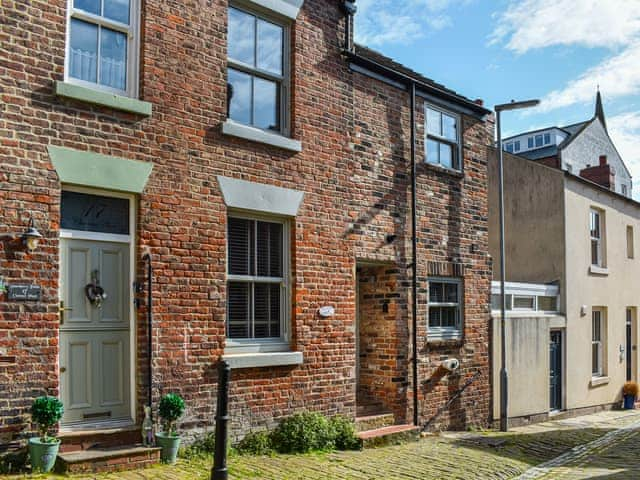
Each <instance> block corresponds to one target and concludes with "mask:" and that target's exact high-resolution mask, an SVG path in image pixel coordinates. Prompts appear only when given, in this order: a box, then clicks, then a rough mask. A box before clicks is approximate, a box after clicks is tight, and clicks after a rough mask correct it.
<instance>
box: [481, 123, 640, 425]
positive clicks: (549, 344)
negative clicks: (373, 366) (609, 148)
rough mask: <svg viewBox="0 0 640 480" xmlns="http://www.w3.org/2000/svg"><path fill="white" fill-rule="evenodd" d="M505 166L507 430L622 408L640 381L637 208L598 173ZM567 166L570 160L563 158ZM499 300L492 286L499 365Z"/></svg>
mask: <svg viewBox="0 0 640 480" xmlns="http://www.w3.org/2000/svg"><path fill="white" fill-rule="evenodd" d="M592 125H593V124H592ZM596 125H600V124H599V123H596ZM589 128H590V126H589V125H587V126H585V127H583V129H582V131H583V132H586V131H587V130H586V129H589ZM596 131H597V130H596ZM584 135H585V137H587V136H588V135H587V134H584ZM574 138H575V142H580V141H581V140H580V139H579V137H574ZM495 157H496V156H494V157H493V158H491V159H490V162H489V179H490V182H489V250H490V252H491V255H492V256H493V258H494V259H496V260H498V259H499V258H500V253H499V236H498V232H499V228H498V193H497V179H498V174H497V159H496V158H495ZM504 157H505V158H504V192H505V199H504V201H505V252H506V254H505V258H506V275H505V280H506V281H507V283H506V288H505V297H506V303H507V311H506V318H507V322H506V326H507V330H506V339H507V342H506V343H507V352H506V353H507V370H508V373H509V396H508V399H509V408H508V415H509V418H510V421H511V423H512V424H517V423H526V422H529V421H538V420H543V419H546V418H548V417H549V415H550V414H551V415H555V414H557V413H562V414H563V415H577V414H583V413H587V412H593V411H597V410H600V409H604V408H612V407H614V406H617V405H619V404H620V403H619V402H620V401H621V393H622V392H621V390H622V385H623V384H624V382H625V381H627V380H634V381H638V378H639V374H640V370H639V363H638V361H639V360H640V357H639V356H638V349H637V345H638V339H639V330H638V310H639V309H640V296H639V295H638V291H637V279H638V277H640V263H639V262H640V260H639V259H638V256H637V255H636V254H635V250H636V249H635V243H636V242H637V241H636V240H635V239H636V238H637V235H638V231H639V230H640V203H638V202H636V201H634V200H632V199H631V198H629V197H628V196H626V195H623V194H622V193H619V192H614V191H613V189H612V188H611V187H609V186H606V185H604V184H598V183H597V182H596V180H597V179H595V178H594V177H593V176H592V174H591V172H592V171H593V170H594V169H593V168H589V167H587V168H583V169H582V170H581V172H580V173H581V175H576V174H574V173H571V172H569V171H568V170H564V171H563V170H560V169H559V168H550V167H548V166H546V165H542V164H539V163H537V162H532V161H530V160H527V159H525V158H523V157H521V156H516V155H511V154H508V153H506V154H505V156H504ZM561 157H562V158H566V157H564V154H562V150H561ZM573 158H575V157H573ZM585 160H586V159H585ZM574 162H575V163H574V165H575V164H577V160H574ZM608 166H609V165H608V164H607V163H604V165H601V166H599V167H596V168H601V169H603V170H604V169H605V167H608ZM496 273H499V272H496ZM494 280H499V276H498V275H497V274H496V275H494ZM499 294H500V290H499V287H498V285H497V284H496V282H494V284H493V287H492V310H493V317H494V327H493V328H494V330H493V331H494V332H495V334H494V336H493V349H492V355H493V358H495V359H499V358H500V333H499V332H500V330H499V328H498V326H499V323H498V320H499V319H500V311H499V310H500V296H499ZM499 368H500V362H499V360H498V361H497V362H494V368H493V375H494V376H493V380H494V381H493V386H494V387H493V389H494V397H493V398H494V401H493V406H494V412H493V414H494V419H497V418H499V405H500V400H499V388H498V386H499Z"/></svg>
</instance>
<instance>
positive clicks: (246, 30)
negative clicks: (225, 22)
mask: <svg viewBox="0 0 640 480" xmlns="http://www.w3.org/2000/svg"><path fill="white" fill-rule="evenodd" d="M255 28H256V22H255V17H254V16H253V15H249V14H248V13H245V12H242V11H240V10H238V9H235V8H229V38H228V39H227V43H228V49H229V58H232V59H233V60H237V61H239V62H243V63H246V64H247V65H251V66H252V67H254V66H255V56H254V53H255V48H254V46H255V37H256V35H255Z"/></svg>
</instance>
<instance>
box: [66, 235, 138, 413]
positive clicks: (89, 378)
mask: <svg viewBox="0 0 640 480" xmlns="http://www.w3.org/2000/svg"><path fill="white" fill-rule="evenodd" d="M60 243H61V269H60V275H61V279H60V283H61V293H62V298H61V300H62V301H64V303H65V307H69V308H72V310H70V311H68V312H65V314H66V315H65V319H64V322H63V323H62V324H61V325H60V367H61V368H60V371H61V381H60V389H61V396H62V400H63V402H64V404H65V413H64V416H63V418H62V424H63V425H69V424H84V425H89V424H90V425H95V424H96V422H100V421H104V420H115V419H130V410H131V409H130V401H131V400H130V398H131V392H130V375H131V372H130V366H131V363H130V358H129V357H130V342H129V335H130V325H129V320H130V319H129V316H130V315H129V312H130V302H131V294H130V288H131V287H130V274H129V268H130V267H129V245H128V244H124V243H123V244H119V243H109V242H100V241H91V240H72V239H61V242H60ZM94 279H97V280H98V281H99V283H100V286H101V287H102V288H103V289H104V291H105V293H106V294H107V297H106V299H105V300H103V302H102V304H101V306H100V307H98V306H97V305H96V304H92V303H91V302H90V301H89V300H88V299H87V297H86V294H85V286H86V285H87V284H88V283H90V282H93V281H94Z"/></svg>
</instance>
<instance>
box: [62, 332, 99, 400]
mask: <svg viewBox="0 0 640 480" xmlns="http://www.w3.org/2000/svg"><path fill="white" fill-rule="evenodd" d="M67 348H68V351H69V361H68V362H67V373H68V377H69V379H73V380H71V381H70V382H69V399H68V401H67V402H65V405H68V406H69V408H70V409H76V408H86V407H89V406H91V403H92V399H91V382H92V375H91V370H92V368H91V343H90V342H87V341H86V340H78V339H76V340H74V339H73V338H71V339H70V341H69V343H68V345H67Z"/></svg>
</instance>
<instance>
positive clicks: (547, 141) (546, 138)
mask: <svg viewBox="0 0 640 480" xmlns="http://www.w3.org/2000/svg"><path fill="white" fill-rule="evenodd" d="M550 143H551V135H550V134H548V133H545V134H544V144H545V145H549V144H550Z"/></svg>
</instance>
